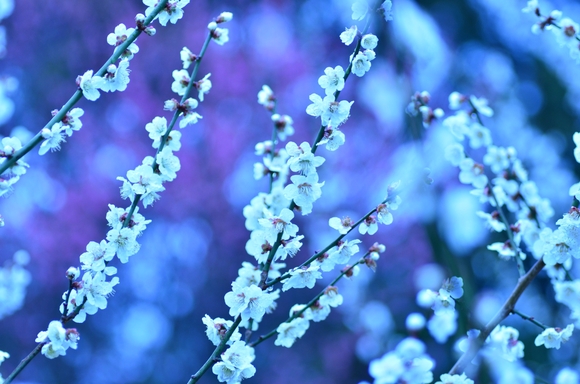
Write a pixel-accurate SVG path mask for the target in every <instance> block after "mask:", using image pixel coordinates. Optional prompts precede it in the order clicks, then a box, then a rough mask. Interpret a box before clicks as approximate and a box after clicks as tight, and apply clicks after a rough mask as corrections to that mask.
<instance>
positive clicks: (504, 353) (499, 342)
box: [486, 325, 537, 361]
mask: <svg viewBox="0 0 580 384" xmlns="http://www.w3.org/2000/svg"><path fill="white" fill-rule="evenodd" d="M519 335H520V333H519V332H518V330H517V329H515V328H513V327H506V326H504V325H498V326H497V327H495V328H494V329H493V331H492V332H491V334H490V335H489V337H488V338H487V340H486V343H487V347H488V348H489V349H491V351H492V353H493V354H494V356H498V357H502V358H504V359H506V360H507V361H515V360H517V359H521V358H522V357H524V343H522V342H521V341H519V340H518V337H519ZM536 345H537V344H536Z"/></svg>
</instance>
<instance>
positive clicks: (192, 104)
mask: <svg viewBox="0 0 580 384" xmlns="http://www.w3.org/2000/svg"><path fill="white" fill-rule="evenodd" d="M198 105H199V103H198V102H197V100H195V99H192V98H191V97H190V98H189V99H187V100H185V101H184V102H183V104H182V107H183V115H182V117H181V121H180V122H179V128H181V129H183V128H185V127H187V126H188V125H191V124H197V122H198V120H199V119H201V118H202V116H201V115H200V114H199V113H197V112H194V111H193V110H194V109H195V108H197V106H198Z"/></svg>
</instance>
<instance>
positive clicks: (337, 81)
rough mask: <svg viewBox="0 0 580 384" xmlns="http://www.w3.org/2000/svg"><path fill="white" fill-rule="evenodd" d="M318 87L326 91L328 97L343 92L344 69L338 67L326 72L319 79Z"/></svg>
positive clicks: (328, 69)
mask: <svg viewBox="0 0 580 384" xmlns="http://www.w3.org/2000/svg"><path fill="white" fill-rule="evenodd" d="M318 85H320V86H321V87H322V89H324V92H325V93H326V94H327V95H333V94H334V92H336V91H342V89H343V88H344V69H343V68H342V67H341V66H340V65H337V66H336V67H334V69H333V68H331V67H327V68H326V69H325V70H324V75H322V76H320V78H319V79H318Z"/></svg>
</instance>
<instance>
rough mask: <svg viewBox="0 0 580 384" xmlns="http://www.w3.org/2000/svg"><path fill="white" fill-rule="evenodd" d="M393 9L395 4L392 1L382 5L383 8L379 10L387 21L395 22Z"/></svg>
mask: <svg viewBox="0 0 580 384" xmlns="http://www.w3.org/2000/svg"><path fill="white" fill-rule="evenodd" d="M392 8H393V3H392V1H391V0H385V1H384V2H383V4H381V7H380V8H379V9H380V11H381V12H382V13H383V17H384V18H385V21H389V20H393V13H392V11H391V9H392Z"/></svg>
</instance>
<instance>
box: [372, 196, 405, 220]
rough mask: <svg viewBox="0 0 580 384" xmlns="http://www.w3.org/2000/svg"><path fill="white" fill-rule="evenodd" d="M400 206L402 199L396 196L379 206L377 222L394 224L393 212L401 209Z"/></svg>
mask: <svg viewBox="0 0 580 384" xmlns="http://www.w3.org/2000/svg"><path fill="white" fill-rule="evenodd" d="M399 204H401V198H400V197H399V196H395V197H394V198H393V199H389V201H387V202H385V203H383V204H379V205H378V206H377V221H378V222H379V223H381V224H385V225H390V224H392V223H393V214H392V213H391V211H396V210H397V209H398V208H399Z"/></svg>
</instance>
